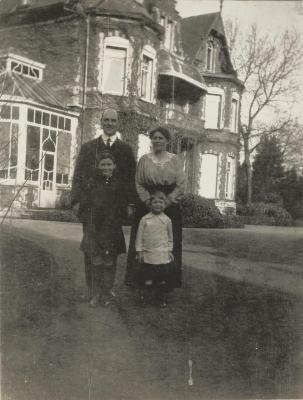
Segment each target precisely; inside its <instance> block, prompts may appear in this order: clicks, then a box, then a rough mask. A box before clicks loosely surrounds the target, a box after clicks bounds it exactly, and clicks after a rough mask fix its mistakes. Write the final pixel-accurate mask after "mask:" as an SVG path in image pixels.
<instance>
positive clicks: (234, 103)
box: [231, 98, 239, 132]
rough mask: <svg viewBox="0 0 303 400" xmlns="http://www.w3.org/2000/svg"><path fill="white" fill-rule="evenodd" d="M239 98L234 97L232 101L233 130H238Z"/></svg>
mask: <svg viewBox="0 0 303 400" xmlns="http://www.w3.org/2000/svg"><path fill="white" fill-rule="evenodd" d="M238 118H239V100H238V99H235V98H233V99H232V101H231V131H232V132H238Z"/></svg>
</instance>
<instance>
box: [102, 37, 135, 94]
mask: <svg viewBox="0 0 303 400" xmlns="http://www.w3.org/2000/svg"><path fill="white" fill-rule="evenodd" d="M128 47H129V42H128V40H126V39H123V38H120V37H108V38H106V39H105V49H104V63H103V74H102V92H104V93H111V94H116V95H120V96H121V95H125V94H126V89H127V75H128V71H127V59H128Z"/></svg>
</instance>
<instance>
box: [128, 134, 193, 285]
mask: <svg viewBox="0 0 303 400" xmlns="http://www.w3.org/2000/svg"><path fill="white" fill-rule="evenodd" d="M150 139H151V143H152V151H151V152H150V153H148V154H145V155H144V156H142V157H141V158H140V160H139V163H138V166H137V172H136V189H137V193H138V197H139V201H138V204H137V205H136V212H135V215H134V222H133V226H132V230H131V236H130V244H129V251H128V257H127V270H126V278H125V283H126V284H127V285H130V286H135V287H136V286H138V278H137V276H138V274H137V271H138V263H137V260H136V251H135V240H136V234H137V230H138V225H139V222H140V219H141V218H142V217H143V216H144V215H145V214H147V213H148V212H149V200H150V195H151V193H153V192H154V191H155V190H160V191H162V192H164V193H165V194H166V196H167V208H166V209H165V214H166V215H167V216H168V217H169V218H170V219H171V221H172V228H173V256H174V263H173V265H174V267H173V269H172V274H171V276H170V279H169V284H168V286H169V288H170V289H171V290H172V289H173V288H178V287H181V284H182V217H181V210H180V200H181V198H182V194H183V192H184V183H185V177H184V172H183V167H182V163H181V161H180V159H179V158H178V156H177V155H176V154H173V153H170V152H168V151H167V150H166V149H167V145H168V143H169V141H170V140H171V136H170V132H169V130H168V129H166V128H164V127H158V128H155V129H153V130H152V131H151V132H150Z"/></svg>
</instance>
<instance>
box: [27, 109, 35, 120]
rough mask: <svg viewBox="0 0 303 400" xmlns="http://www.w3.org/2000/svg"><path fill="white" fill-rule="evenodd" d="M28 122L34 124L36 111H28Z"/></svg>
mask: <svg viewBox="0 0 303 400" xmlns="http://www.w3.org/2000/svg"><path fill="white" fill-rule="evenodd" d="M27 120H28V121H29V122H34V110H33V109H32V108H29V109H28V110H27Z"/></svg>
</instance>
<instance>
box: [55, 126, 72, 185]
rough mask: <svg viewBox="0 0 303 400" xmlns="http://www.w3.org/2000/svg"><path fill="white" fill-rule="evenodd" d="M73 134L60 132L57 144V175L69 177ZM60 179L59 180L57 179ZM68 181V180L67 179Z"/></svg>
mask: <svg viewBox="0 0 303 400" xmlns="http://www.w3.org/2000/svg"><path fill="white" fill-rule="evenodd" d="M70 151H71V134H70V133H67V132H62V131H60V132H59V135H58V144H57V173H58V174H62V175H68V174H69V172H70V171H69V170H70ZM57 179H58V178H57ZM67 180H68V178H67Z"/></svg>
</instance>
